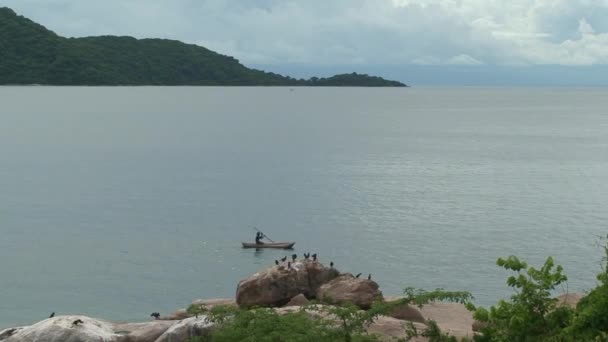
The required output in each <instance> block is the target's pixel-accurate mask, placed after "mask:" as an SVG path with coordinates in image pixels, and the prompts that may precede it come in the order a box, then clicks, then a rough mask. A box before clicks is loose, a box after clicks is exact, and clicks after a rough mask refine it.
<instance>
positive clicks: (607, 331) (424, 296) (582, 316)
mask: <svg viewBox="0 0 608 342" xmlns="http://www.w3.org/2000/svg"><path fill="white" fill-rule="evenodd" d="M603 248H604V253H605V257H604V259H603V265H604V266H603V270H602V271H601V272H600V274H599V275H598V276H597V279H598V281H599V283H598V285H597V286H596V287H595V288H594V289H592V290H591V291H590V292H589V293H587V295H586V296H585V297H583V299H582V300H581V301H580V302H579V303H578V304H577V306H576V307H575V308H571V307H570V306H568V305H566V304H564V303H562V304H560V303H559V302H558V300H557V299H556V298H555V297H554V293H553V292H554V290H555V289H556V287H557V286H559V285H561V284H562V283H564V282H566V281H567V280H568V278H567V277H566V276H565V275H564V274H563V269H562V267H561V266H559V265H557V266H556V265H555V263H554V261H553V258H551V257H549V258H547V260H546V261H545V263H544V264H543V265H542V267H541V268H539V269H537V268H534V267H528V265H527V264H526V263H525V262H524V261H522V260H520V259H519V258H517V257H515V256H510V257H508V258H500V259H498V261H497V265H498V266H500V267H502V268H504V269H506V270H508V271H511V272H514V273H515V274H514V275H512V276H510V277H508V279H507V285H508V286H509V287H511V288H512V289H513V290H514V294H513V295H512V296H511V298H510V299H509V300H501V301H500V302H498V304H496V305H495V306H492V307H490V308H489V309H486V308H482V307H479V308H478V307H475V306H474V305H473V304H472V303H471V300H472V299H473V297H472V295H471V294H470V293H468V292H448V291H444V290H442V289H438V290H434V291H425V290H415V289H412V288H407V289H406V290H405V291H404V293H405V297H404V299H403V300H402V301H398V302H392V303H390V304H387V303H376V304H374V305H373V306H372V308H371V309H370V310H368V311H361V310H359V309H358V308H357V307H356V306H353V305H345V306H338V307H331V306H330V307H327V306H318V305H314V304H311V305H307V306H305V307H302V308H301V309H300V310H299V311H295V312H291V313H285V314H280V313H277V312H276V311H275V310H273V309H267V308H258V309H252V310H245V309H239V308H236V307H228V306H218V307H214V308H212V309H210V310H207V309H206V308H205V307H204V306H199V305H193V306H191V307H190V308H189V312H190V313H192V314H206V315H208V316H207V317H208V319H209V320H211V321H213V322H216V323H219V328H217V329H215V330H213V331H212V333H211V335H210V336H208V337H197V338H193V339H191V340H190V341H189V342H224V341H226V342H228V341H231V342H232V341H269V342H270V341H273V342H274V341H276V342H308V341H310V342H330V341H332V342H333V341H345V342H354V341H361V342H377V341H381V338H380V337H379V336H375V335H371V334H367V333H366V328H367V327H368V326H369V325H370V324H371V323H372V322H373V321H374V320H375V319H376V318H377V317H378V316H380V315H385V314H387V313H388V312H390V311H391V310H392V309H394V306H395V305H401V304H403V303H409V304H412V305H418V306H422V305H425V304H428V303H430V302H433V301H441V300H445V301H452V302H459V303H463V304H465V305H466V306H467V308H468V309H469V310H471V311H473V313H474V314H473V316H474V318H475V319H476V320H478V321H479V324H480V326H481V331H480V332H479V333H477V334H476V335H475V336H474V337H473V339H472V340H473V341H479V342H535V341H550V342H551V341H555V342H557V341H596V342H608V242H607V241H604V247H603ZM405 335H406V336H407V337H406V338H405V339H401V340H396V341H397V342H405V341H410V340H412V339H413V338H415V337H426V338H427V339H428V340H429V341H431V342H457V341H458V339H457V338H456V337H454V336H449V335H448V334H446V333H443V332H441V330H440V329H439V327H438V325H437V324H436V323H435V322H433V321H427V327H426V329H425V330H424V331H420V330H419V329H417V328H416V326H415V325H414V324H408V325H407V326H406V328H405ZM383 341H384V340H383ZM461 341H471V340H469V339H463V340H461Z"/></svg>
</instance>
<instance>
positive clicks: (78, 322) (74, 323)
mask: <svg viewBox="0 0 608 342" xmlns="http://www.w3.org/2000/svg"><path fill="white" fill-rule="evenodd" d="M82 323H84V322H83V321H82V320H81V319H77V320H75V321H74V322H72V325H74V326H76V325H78V324H82Z"/></svg>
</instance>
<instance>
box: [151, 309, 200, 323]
mask: <svg viewBox="0 0 608 342" xmlns="http://www.w3.org/2000/svg"><path fill="white" fill-rule="evenodd" d="M192 316H193V315H191V314H189V313H188V311H186V309H179V310H177V311H175V312H174V313H172V314H170V315H167V316H162V317H160V318H159V319H158V320H161V321H179V320H182V319H186V318H189V317H192Z"/></svg>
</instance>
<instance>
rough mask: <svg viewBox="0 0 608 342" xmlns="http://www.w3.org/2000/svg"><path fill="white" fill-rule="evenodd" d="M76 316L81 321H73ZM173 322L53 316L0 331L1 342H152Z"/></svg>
mask: <svg viewBox="0 0 608 342" xmlns="http://www.w3.org/2000/svg"><path fill="white" fill-rule="evenodd" d="M78 319H80V320H81V321H83V323H81V324H78V325H76V326H75V325H74V324H73V322H74V321H76V320H78ZM174 324H175V322H170V321H153V322H146V323H125V324H114V323H110V322H106V321H103V320H98V319H94V318H90V317H85V316H57V317H53V318H49V319H46V320H44V321H41V322H38V323H36V324H34V325H32V326H29V327H21V328H13V329H6V330H4V331H1V332H0V341H2V342H93V341H94V342H97V341H103V342H154V341H156V339H157V338H158V337H159V336H161V335H162V334H163V333H164V332H165V331H166V330H167V329H169V327H171V326H172V325H174Z"/></svg>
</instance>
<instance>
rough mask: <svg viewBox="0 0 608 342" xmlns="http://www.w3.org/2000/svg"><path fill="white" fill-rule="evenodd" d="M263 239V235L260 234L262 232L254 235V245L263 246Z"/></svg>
mask: <svg viewBox="0 0 608 342" xmlns="http://www.w3.org/2000/svg"><path fill="white" fill-rule="evenodd" d="M263 238H264V233H262V232H257V233H255V244H256V245H263V244H264V242H263V241H262V239H263Z"/></svg>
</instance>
